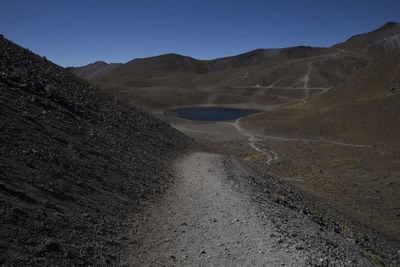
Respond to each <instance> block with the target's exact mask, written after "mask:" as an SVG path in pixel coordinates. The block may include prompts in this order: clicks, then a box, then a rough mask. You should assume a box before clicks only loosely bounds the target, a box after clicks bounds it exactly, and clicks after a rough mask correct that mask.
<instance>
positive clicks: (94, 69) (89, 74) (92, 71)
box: [67, 61, 122, 80]
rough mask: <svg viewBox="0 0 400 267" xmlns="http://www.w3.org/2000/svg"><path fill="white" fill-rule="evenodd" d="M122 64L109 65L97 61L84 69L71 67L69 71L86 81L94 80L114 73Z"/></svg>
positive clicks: (83, 67)
mask: <svg viewBox="0 0 400 267" xmlns="http://www.w3.org/2000/svg"><path fill="white" fill-rule="evenodd" d="M121 65H122V64H120V63H110V64H107V63H106V62H104V61H96V62H94V63H92V64H89V65H86V66H82V67H75V68H74V67H69V68H67V69H68V70H72V71H73V72H74V74H75V75H77V76H78V77H81V78H82V79H85V80H94V79H96V78H98V77H100V76H102V75H104V74H107V73H109V72H112V71H114V70H115V69H117V68H118V67H119V66H121Z"/></svg>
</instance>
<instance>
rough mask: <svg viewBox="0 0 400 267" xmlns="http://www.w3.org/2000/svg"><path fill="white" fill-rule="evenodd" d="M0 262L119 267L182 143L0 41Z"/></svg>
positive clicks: (159, 125) (147, 120) (50, 65)
mask: <svg viewBox="0 0 400 267" xmlns="http://www.w3.org/2000/svg"><path fill="white" fill-rule="evenodd" d="M0 51H1V54H0V100H1V105H0V117H1V119H0V124H1V127H0V129H1V130H0V138H1V144H2V146H1V150H0V165H1V168H0V209H1V216H0V224H1V229H0V265H4V266H38V265H40V266H66V265H69V266H88V265H95V266H100V265H101V266H103V265H112V264H116V263H118V262H119V256H120V254H121V251H122V248H123V247H124V246H125V245H126V244H125V243H126V240H127V237H126V233H127V231H128V228H129V227H128V221H127V218H129V217H130V216H134V212H135V210H136V209H139V208H140V207H141V205H142V204H143V203H145V202H148V201H149V199H151V198H152V196H153V195H154V194H158V193H160V192H162V191H164V190H165V189H166V188H167V187H168V186H169V184H170V182H171V180H172V179H171V177H172V176H171V173H170V171H169V169H168V168H167V167H166V166H167V164H169V162H171V161H172V160H173V159H174V156H176V155H178V153H180V152H181V151H183V149H184V148H185V147H186V146H187V145H188V144H190V141H189V139H188V138H187V137H185V136H184V135H182V134H181V133H179V132H178V131H176V130H174V129H173V128H171V127H169V126H168V125H167V124H165V123H164V122H162V121H160V120H157V119H155V118H153V117H151V116H150V115H148V114H145V113H143V112H141V111H140V110H138V109H136V108H135V107H133V106H130V105H127V104H124V103H122V102H116V101H115V100H114V99H113V97H111V96H109V95H107V94H105V93H104V92H103V91H101V90H99V89H97V88H95V87H93V86H91V85H89V84H87V83H86V82H83V81H81V80H79V79H77V78H75V77H74V75H72V74H71V73H70V72H69V71H66V70H65V69H63V68H61V67H59V66H57V65H55V64H53V63H51V62H49V61H47V59H46V58H45V57H39V56H37V55H34V54H33V53H31V52H30V51H29V50H27V49H24V48H22V47H20V46H17V45H15V44H13V43H12V42H10V41H8V40H6V39H5V38H3V37H2V36H1V37H0Z"/></svg>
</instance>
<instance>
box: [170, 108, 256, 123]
mask: <svg viewBox="0 0 400 267" xmlns="http://www.w3.org/2000/svg"><path fill="white" fill-rule="evenodd" d="M256 112H259V110H254V109H236V108H180V109H173V110H170V114H171V115H172V116H175V117H178V118H183V119H187V120H193V121H228V120H235V119H237V118H240V117H243V116H247V115H249V114H252V113H256Z"/></svg>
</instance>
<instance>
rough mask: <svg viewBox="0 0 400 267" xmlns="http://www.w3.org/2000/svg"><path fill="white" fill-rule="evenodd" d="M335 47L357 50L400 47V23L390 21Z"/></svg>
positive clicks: (386, 49)
mask: <svg viewBox="0 0 400 267" xmlns="http://www.w3.org/2000/svg"><path fill="white" fill-rule="evenodd" d="M335 47H337V48H341V49H347V50H355V51H369V52H371V51H374V50H378V51H388V50H393V49H397V48H400V24H399V23H396V22H388V23H386V24H384V25H383V26H381V27H379V28H378V29H376V30H373V31H371V32H368V33H364V34H359V35H356V36H353V37H351V38H350V39H349V40H347V41H346V42H344V43H341V44H338V45H336V46H335Z"/></svg>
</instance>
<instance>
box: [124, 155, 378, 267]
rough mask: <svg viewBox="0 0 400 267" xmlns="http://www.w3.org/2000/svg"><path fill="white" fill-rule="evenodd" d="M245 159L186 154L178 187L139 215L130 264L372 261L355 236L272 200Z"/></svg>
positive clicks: (180, 165) (178, 166) (366, 263)
mask: <svg viewBox="0 0 400 267" xmlns="http://www.w3.org/2000/svg"><path fill="white" fill-rule="evenodd" d="M239 164H240V163H238V162H233V161H232V160H229V159H228V158H226V157H224V156H221V155H217V154H209V153H203V152H197V153H192V154H189V155H188V156H186V157H185V158H183V159H182V160H180V161H179V162H178V163H177V164H176V166H175V169H176V172H177V176H178V179H177V181H176V183H175V185H174V186H173V188H172V189H171V190H170V191H169V192H167V194H166V195H165V197H164V198H163V199H161V200H160V202H159V203H158V204H157V205H155V206H154V205H152V206H149V208H148V209H147V210H145V211H144V213H143V216H142V218H141V219H136V220H135V221H133V222H132V224H133V228H132V229H133V231H132V235H131V236H132V238H133V242H131V251H132V254H131V255H130V257H128V258H127V259H126V261H125V265H126V266H136V265H146V266H150V265H151V266H165V265H167V266H171V265H178V266H187V265H191V266H193V265H196V266H225V265H227V266H262V265H263V266H277V265H286V266H308V265H310V264H311V265H324V266H326V265H362V266H370V265H373V263H371V262H370V261H368V260H367V259H366V258H364V257H363V256H362V255H361V254H360V250H359V248H358V247H357V245H356V244H355V243H354V240H349V239H345V238H344V237H343V236H342V235H340V234H337V233H335V232H333V231H330V230H328V229H325V228H323V227H321V226H320V225H318V224H316V223H314V222H312V221H311V220H309V219H308V218H307V216H305V215H303V214H300V213H298V212H294V211H292V210H290V209H287V208H285V207H283V206H281V205H279V204H276V203H274V202H273V201H271V200H270V199H268V195H267V193H265V192H263V191H260V187H258V186H257V187H255V186H254V185H255V184H253V182H252V180H254V177H253V178H252V179H249V176H248V174H249V171H248V170H244V169H243V168H244V167H243V166H240V165H239ZM253 189H254V190H258V191H254V190H253Z"/></svg>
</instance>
